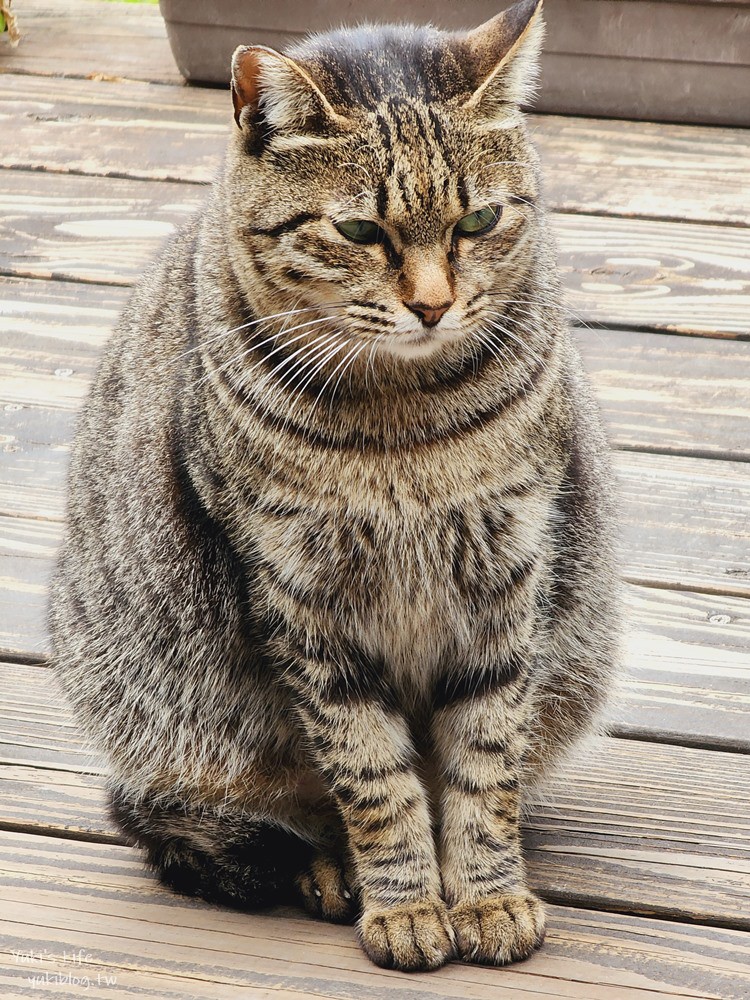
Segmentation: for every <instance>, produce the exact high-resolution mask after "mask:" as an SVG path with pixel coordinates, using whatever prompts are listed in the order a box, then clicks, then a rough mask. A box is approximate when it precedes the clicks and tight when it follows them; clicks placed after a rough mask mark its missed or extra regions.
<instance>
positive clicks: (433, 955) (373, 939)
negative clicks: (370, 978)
mask: <svg viewBox="0 0 750 1000" xmlns="http://www.w3.org/2000/svg"><path fill="white" fill-rule="evenodd" d="M359 930H360V939H361V942H362V947H363V948H364V950H365V952H366V954H367V955H368V957H369V958H370V959H372V961H373V962H374V963H375V964H376V965H379V966H381V967H382V968H384V969H400V970H401V971H402V972H427V971H429V970H431V969H438V968H440V966H441V965H444V964H445V963H446V962H447V961H448V960H449V959H450V958H452V957H453V955H454V952H455V948H454V935H453V929H452V927H451V924H450V921H449V920H448V911H447V909H446V906H445V904H444V903H443V902H442V901H436V902H423V903H411V904H407V905H403V906H394V907H390V908H388V909H382V910H366V911H365V913H364V916H363V917H362V922H361V924H360V928H359Z"/></svg>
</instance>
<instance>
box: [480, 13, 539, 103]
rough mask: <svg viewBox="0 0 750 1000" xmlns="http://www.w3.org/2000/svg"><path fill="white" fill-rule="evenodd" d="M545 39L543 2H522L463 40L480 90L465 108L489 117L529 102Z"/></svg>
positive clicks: (486, 22) (534, 85)
mask: <svg viewBox="0 0 750 1000" xmlns="http://www.w3.org/2000/svg"><path fill="white" fill-rule="evenodd" d="M543 40H544V21H543V19H542V0H520V2H519V3H516V4H514V5H513V6H512V7H509V8H508V9H507V10H504V11H503V12H502V13H501V14H498V15H497V16H496V17H493V18H492V19H491V20H489V21H485V23H484V24H480V26H479V27H478V28H474V30H473V31H470V32H468V33H467V34H466V35H464V36H463V38H462V40H461V41H462V48H463V52H464V58H465V59H467V60H468V62H469V69H470V74H471V77H472V78H473V82H474V85H475V86H476V90H475V91H474V93H473V94H472V95H471V97H470V98H469V100H468V101H467V102H466V104H465V105H464V107H466V108H471V109H474V110H477V111H479V112H480V113H481V114H483V115H484V116H486V117H487V118H497V117H501V116H502V114H503V110H505V111H507V110H508V105H519V104H524V103H526V102H527V101H528V100H529V99H530V98H531V97H532V96H533V93H534V90H535V87H536V82H537V77H538V74H539V56H540V52H541V48H542V41H543Z"/></svg>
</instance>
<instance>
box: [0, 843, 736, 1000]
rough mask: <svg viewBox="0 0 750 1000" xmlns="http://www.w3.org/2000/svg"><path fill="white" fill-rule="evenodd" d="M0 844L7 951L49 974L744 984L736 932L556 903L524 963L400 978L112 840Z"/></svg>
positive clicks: (341, 982)
mask: <svg viewBox="0 0 750 1000" xmlns="http://www.w3.org/2000/svg"><path fill="white" fill-rule="evenodd" d="M0 845H1V847H0V870H2V871H3V873H4V877H3V888H2V890H1V892H2V897H3V898H4V900H5V902H4V906H3V910H2V918H1V919H2V923H1V924H0V926H1V927H2V931H1V933H2V934H3V940H4V945H5V949H6V951H7V952H9V953H10V955H11V956H12V955H13V952H14V950H15V951H16V952H18V953H21V954H23V953H24V952H28V951H31V952H32V955H33V954H35V953H40V954H42V955H43V956H45V958H47V959H48V960H49V961H50V963H51V964H52V967H53V968H58V969H60V968H61V966H63V952H65V951H67V952H68V953H69V954H70V953H71V952H77V951H78V949H80V948H83V949H84V955H85V963H86V965H87V966H89V967H91V968H92V969H93V970H96V969H97V968H107V969H111V970H115V971H116V970H118V969H120V968H125V969H127V970H129V971H130V972H131V973H136V972H137V973H159V972H160V971H165V972H166V973H167V974H168V975H171V976H175V975H185V976H189V977H191V979H192V978H195V979H198V980H209V981H213V982H215V983H217V984H219V985H218V988H217V992H216V994H215V996H217V997H222V996H224V993H223V992H219V990H222V989H223V987H224V986H225V985H234V986H235V987H236V986H239V985H245V984H249V985H251V986H256V987H261V986H265V987H267V988H271V987H274V988H280V989H282V990H297V991H299V992H301V993H302V995H303V996H307V995H316V996H324V997H336V998H339V997H340V998H342V1000H344V998H346V1000H353V998H357V1000H359V998H361V1000H365V998H367V1000H390V998H391V997H393V996H398V995H404V996H405V997H408V998H411V1000H428V998H433V997H460V998H476V1000H487V998H488V997H489V996H492V995H493V992H492V991H493V990H494V991H496V990H497V988H498V986H499V985H500V984H502V988H503V989H504V990H507V991H508V992H509V993H510V994H511V995H513V996H514V997H515V996H518V997H519V1000H521V998H524V1000H525V998H528V1000H532V998H537V1000H538V998H540V997H550V998H575V1000H622V998H627V997H631V996H632V997H633V998H635V997H639V998H641V1000H649V998H656V997H692V998H696V997H698V996H700V997H715V998H731V997H736V998H738V1000H739V998H741V997H743V996H744V995H746V992H747V990H748V988H749V987H750V973H749V972H748V969H750V961H749V960H748V959H749V958H750V939H748V936H747V935H746V934H744V933H742V932H738V931H730V930H719V929H714V928H708V927H700V926H690V925H685V924H682V923H677V924H676V923H671V922H669V921H654V920H648V919H644V918H633V917H629V916H625V915H620V914H609V913H592V912H590V911H587V910H575V909H571V908H568V907H558V906H552V907H550V927H549V931H548V935H547V939H546V942H545V944H544V947H543V948H542V950H541V951H540V952H538V953H537V954H536V955H534V956H533V957H532V958H531V959H529V960H528V961H527V962H524V963H523V964H522V965H514V966H510V967H508V968H506V969H503V970H499V969H491V968H482V967H480V966H470V965H464V964H457V963H452V964H450V965H448V966H446V967H445V968H443V969H441V970H439V971H438V972H436V973H430V974H429V975H421V974H417V975H409V976H404V975H400V974H398V973H392V972H386V971H383V970H377V969H375V968H374V967H373V966H372V965H370V963H369V962H368V961H367V960H366V959H365V957H364V955H363V954H362V953H361V951H360V950H359V948H358V946H357V945H356V943H355V940H354V932H353V930H352V929H351V928H348V927H340V926H335V925H332V924H323V923H319V922H316V921H312V920H309V919H306V918H304V917H303V916H301V915H300V914H299V913H297V912H296V911H290V910H286V911H273V912H272V913H270V914H240V913H233V912H230V911H227V910H222V909H218V908H213V907H208V906H206V905H204V904H202V903H199V902H189V901H186V900H179V899H176V898H175V897H173V896H171V895H169V894H168V893H166V892H165V891H164V890H162V889H160V888H158V887H156V886H155V885H154V883H153V881H152V880H151V879H150V878H148V877H147V876H146V875H144V874H143V872H142V870H141V868H140V866H139V865H138V863H137V862H136V861H135V860H134V856H133V854H132V852H130V851H128V850H127V849H126V848H122V847H119V846H117V845H113V844H107V845H100V844H90V843H78V842H74V841H65V840H58V839H55V838H52V837H34V836H31V835H28V834H26V835H24V834H19V833H3V834H2V835H0ZM29 964H31V963H29ZM9 965H10V966H11V968H10V971H11V972H15V973H16V975H18V966H16V967H15V969H14V968H13V966H12V963H9ZM61 971H62V970H61ZM168 982H169V981H168ZM188 995H189V994H188ZM231 995H232V996H235V995H237V994H236V993H233V994H231ZM250 995H251V996H252V995H253V994H250ZM270 995H273V996H276V993H275V992H274V993H272V994H269V996H270ZM282 995H283V994H282Z"/></svg>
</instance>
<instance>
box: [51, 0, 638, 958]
mask: <svg viewBox="0 0 750 1000" xmlns="http://www.w3.org/2000/svg"><path fill="white" fill-rule="evenodd" d="M540 39H541V20H540V15H539V11H538V4H537V3H536V2H532V0H523V2H522V3H520V4H518V5H517V6H516V7H514V8H511V10H510V11H508V12H506V14H504V15H500V16H498V18H495V19H493V20H492V21H490V22H488V24H486V25H484V26H482V27H481V28H479V29H477V30H476V31H475V32H471V33H468V34H455V35H451V34H446V33H441V32H438V31H435V30H433V29H429V28H408V27H398V28H396V27H393V28H389V27H386V28H374V27H365V28H361V29H356V30H352V31H349V30H344V31H338V32H333V33H331V34H328V35H323V36H318V37H314V38H312V39H310V40H308V41H306V42H304V43H302V44H301V45H299V46H298V47H297V48H296V49H294V50H292V51H291V52H290V53H289V55H287V56H281V55H279V54H278V53H274V52H272V51H271V50H267V49H262V48H256V49H241V50H238V53H236V54H235V60H234V102H235V118H236V121H237V124H238V128H236V129H234V127H233V134H232V136H231V139H230V142H229V144H228V150H227V156H226V162H225V166H224V169H223V172H222V174H221V177H220V178H219V179H218V181H217V183H216V184H215V186H214V188H213V191H212V195H211V198H210V201H209V204H208V206H207V207H206V208H205V210H204V211H203V212H202V213H201V214H200V215H199V216H198V217H197V218H195V219H194V220H193V222H192V223H191V224H190V225H189V226H188V227H187V228H185V229H184V230H183V231H181V232H180V233H179V234H177V236H176V237H175V238H174V239H173V240H172V241H171V242H170V244H169V245H168V246H167V247H166V249H165V251H164V253H163V254H162V256H161V257H160V259H159V260H158V261H157V262H155V264H154V265H153V266H152V267H151V269H150V270H149V271H148V273H147V274H146V275H145V276H144V278H143V280H142V281H141V282H140V285H139V287H138V289H137V290H136V292H135V294H134V296H133V298H132V301H131V302H130V304H129V305H128V307H127V308H126V310H125V312H124V314H123V316H122V318H121V321H120V323H119V325H118V328H117V331H116V332H115V334H114V336H113V338H112V340H111V342H110V344H109V346H108V348H107V350H106V352H105V356H104V358H103V361H102V363H101V367H100V369H99V372H98V375H97V378H96V381H95V384H94V386H93V388H92V391H91V394H90V397H89V399H88V402H87V404H86V407H85V409H84V412H83V415H82V417H81V421H80V426H79V429H78V435H77V440H76V445H75V449H74V455H73V461H72V468H71V476H70V502H69V510H68V527H67V535H66V540H65V544H64V547H63V550H62V554H61V557H60V561H59V566H58V570H57V574H56V577H55V581H54V588H53V600H52V605H51V615H50V618H51V626H52V633H53V636H54V643H55V653H56V664H57V668H58V670H59V672H60V674H61V676H62V678H63V680H64V682H65V685H66V688H67V691H68V693H69V696H70V698H71V700H72V702H73V704H74V706H75V707H76V709H77V712H78V714H79V716H80V719H81V721H82V723H83V725H84V726H85V728H86V730H87V731H88V733H89V734H90V736H91V739H92V741H93V743H94V744H95V745H96V746H97V747H98V749H99V750H100V751H101V752H102V753H103V754H104V755H105V756H106V758H107V760H108V761H109V764H110V768H111V776H112V777H111V781H112V803H113V804H112V809H113V815H114V816H115V817H116V819H117V820H118V822H119V823H120V824H121V826H122V827H123V829H124V830H125V831H126V832H127V833H128V834H129V835H130V836H131V837H132V839H133V841H134V842H137V843H140V844H141V845H143V846H144V847H145V848H146V850H147V856H148V860H149V863H150V864H151V865H152V866H153V867H154V868H155V869H156V870H157V871H158V873H159V874H160V876H161V877H162V879H163V880H164V881H165V882H167V883H168V884H169V885H172V886H173V887H174V888H176V889H178V890H180V891H183V892H188V893H192V894H198V895H204V896H207V897H209V898H213V899H218V900H220V901H223V902H226V903H228V904H229V905H235V906H241V907H253V906H262V905H267V904H269V903H273V902H275V901H281V900H283V899H286V898H289V897H290V895H291V896H296V898H298V899H301V900H302V901H303V903H304V904H305V905H306V906H307V907H308V909H310V910H311V912H314V913H316V914H317V915H318V916H322V917H325V918H328V919H333V920H349V919H353V918H354V917H355V915H356V914H357V913H359V925H358V926H359V933H360V937H361V940H362V944H363V946H364V948H365V950H366V951H367V953H368V954H369V955H370V956H371V957H372V958H373V960H374V961H376V962H377V963H379V964H381V965H384V966H391V967H395V968H400V969H431V968H436V967H437V966H439V965H441V964H442V963H444V962H445V961H446V960H448V959H449V958H450V957H451V956H452V955H456V954H457V955H459V956H461V957H463V958H465V959H469V960H474V961H484V962H492V963H496V964H503V963H506V962H509V961H512V960H515V959H518V958H522V957H524V956H525V955H527V954H529V952H530V951H531V950H532V949H533V948H534V947H536V946H537V945H538V943H539V941H540V940H541V938H542V935H543V927H544V915H543V910H542V907H541V904H540V903H539V901H538V900H537V899H536V897H535V896H533V895H532V894H531V893H530V892H529V890H528V887H527V884H526V875H525V870H524V862H523V857H522V854H521V847H520V840H519V815H520V812H521V808H522V802H523V795H524V792H525V791H526V790H527V788H528V787H529V785H530V784H531V782H532V781H533V780H534V779H535V778H536V777H537V776H538V775H539V774H540V773H541V772H542V771H543V770H544V768H545V767H547V766H548V765H549V764H551V763H552V762H554V761H555V760H556V759H557V758H558V757H559V756H560V754H561V753H562V751H563V750H565V748H567V747H568V746H569V745H571V744H572V743H573V742H574V741H575V740H576V739H577V738H578V737H579V736H580V735H581V734H582V733H583V732H585V731H586V730H587V729H589V728H590V727H591V726H592V724H593V723H594V721H595V719H596V716H597V712H598V709H599V707H600V705H601V703H602V700H603V698H604V696H605V695H606V693H607V689H608V687H609V684H610V677H611V676H612V674H613V671H614V668H615V664H616V660H617V633H618V628H617V619H618V614H617V595H616V589H615V584H614V578H615V573H614V568H613V558H612V541H611V538H612V530H613V529H612V526H613V517H614V513H613V500H612V495H613V494H612V486H611V475H610V470H609V463H608V458H607V448H606V444H605V441H604V438H603V434H602V431H601V427H600V421H599V416H598V413H597V410H596V407H595V405H594V403H593V402H592V397H591V392H590V389H589V385H588V382H587V380H586V378H585V376H584V375H583V373H582V370H581V365H580V361H579V358H578V355H577V353H576V350H575V348H574V347H573V345H572V343H571V339H570V335H569V332H568V329H567V324H566V320H565V316H564V312H563V309H562V307H561V304H560V291H559V285H558V278H557V275H556V270H555V252H554V247H553V244H552V241H551V239H550V236H549V233H548V230H547V224H546V222H545V216H544V212H543V206H542V202H541V196H540V190H539V187H540V186H539V168H538V162H537V155H536V152H535V150H534V147H533V145H532V143H531V142H530V139H529V136H528V133H527V129H526V125H525V124H524V120H523V117H522V116H521V114H520V112H519V111H518V103H519V102H520V101H521V100H522V99H523V98H524V97H525V96H526V94H527V92H528V89H529V87H530V86H532V84H533V76H534V69H535V58H536V53H537V50H538V47H539V42H540ZM488 204H489V205H497V206H501V207H502V214H501V216H500V219H499V222H498V224H497V225H496V226H495V228H494V229H492V230H491V231H490V232H488V233H486V234H485V235H483V236H478V237H472V238H468V237H461V238H458V237H457V236H456V235H455V231H454V228H453V227H454V226H455V224H456V222H457V221H458V220H459V219H461V218H462V217H463V216H465V215H467V214H468V213H471V212H474V211H477V210H479V209H481V208H483V207H485V206H487V205H488ZM347 219H370V220H374V221H376V222H377V223H378V225H379V226H380V227H381V230H382V234H383V235H382V237H381V238H380V239H379V241H378V242H376V243H374V244H372V245H358V244H354V243H352V242H350V241H349V240H347V239H346V238H345V237H344V236H343V235H342V234H341V233H340V232H339V231H338V230H337V229H336V224H337V223H340V222H342V221H345V220H347ZM446 303H448V305H449V308H447V311H446V312H444V314H443V315H442V316H441V317H440V319H439V322H436V323H432V324H431V325H427V319H426V317H427V315H428V313H423V314H422V313H419V311H418V308H423V309H425V310H428V311H429V310H433V309H437V307H438V306H440V307H441V308H444V307H445V306H446ZM429 315H430V316H432V315H433V313H432V312H429ZM423 318H425V321H424V322H423Z"/></svg>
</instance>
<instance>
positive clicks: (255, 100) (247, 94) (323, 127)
mask: <svg viewBox="0 0 750 1000" xmlns="http://www.w3.org/2000/svg"><path fill="white" fill-rule="evenodd" d="M232 101H233V102H234V120H235V121H236V122H237V125H238V126H239V127H240V128H242V127H243V122H247V121H248V120H250V119H252V120H256V119H263V120H264V121H265V122H266V124H267V126H268V128H269V129H270V130H271V131H273V132H282V133H286V134H300V133H311V132H318V133H320V132H326V131H329V130H330V127H331V126H338V127H341V126H343V125H345V124H346V119H345V118H342V116H341V115H339V114H337V113H336V112H335V111H334V110H333V108H332V107H331V105H330V104H329V102H328V100H327V99H326V97H325V95H324V94H323V92H322V91H321V90H320V89H319V87H318V86H317V85H316V84H315V83H314V82H313V81H312V79H311V78H310V77H309V75H308V74H307V73H306V72H305V70H304V69H303V68H302V67H301V66H299V65H298V64H297V63H296V62H294V60H293V59H289V58H287V56H283V55H281V53H280V52H277V51H276V50H275V49H269V48H266V46H265V45H253V46H247V45H241V46H240V47H239V48H237V49H235V52H234V55H233V56H232ZM246 108H247V109H248V110H247V111H246V112H245V114H244V115H243V112H244V111H245V109H246Z"/></svg>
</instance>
